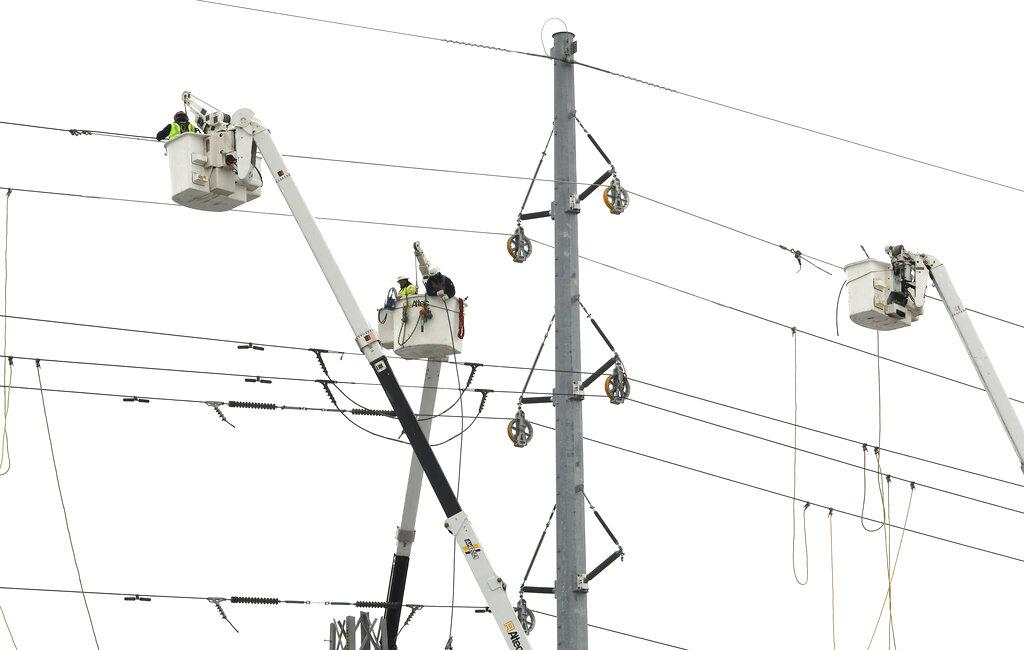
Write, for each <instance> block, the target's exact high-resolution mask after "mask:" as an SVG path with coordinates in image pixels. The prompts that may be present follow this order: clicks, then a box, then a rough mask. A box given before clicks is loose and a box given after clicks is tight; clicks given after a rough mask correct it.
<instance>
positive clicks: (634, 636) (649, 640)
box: [532, 609, 687, 650]
mask: <svg viewBox="0 0 1024 650" xmlns="http://www.w3.org/2000/svg"><path fill="white" fill-rule="evenodd" d="M532 611H533V613H535V614H540V615H541V616H547V617H548V618H558V616H557V615H555V614H549V613H548V612H542V611H540V610H539V609H535V610H532ZM587 627H589V628H593V629H595V630H601V631H602V632H609V633H611V634H617V635H619V636H624V637H627V638H630V639H636V640H637V641H645V642H647V643H652V644H654V645H660V646H662V647H664V648H675V649H676V650H687V648H685V647H683V646H681V645H676V644H674V643H669V642H668V641H658V640H657V639H652V638H650V637H646V636H640V635H639V634H631V633H629V632H623V631H622V630H616V629H615V628H611V627H605V626H603V625H595V624H594V623H587Z"/></svg>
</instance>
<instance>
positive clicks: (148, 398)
mask: <svg viewBox="0 0 1024 650" xmlns="http://www.w3.org/2000/svg"><path fill="white" fill-rule="evenodd" d="M0 388H9V389H11V390H29V391H33V392H38V391H39V388H38V387H35V386H15V385H12V384H3V385H0ZM43 390H44V391H45V392H47V393H60V394H65V395H78V396H84V397H116V398H118V399H120V400H122V401H123V402H139V403H148V402H168V403H177V404H202V405H204V406H210V405H211V404H218V405H220V406H228V407H237V408H247V409H257V410H272V411H276V410H280V411H304V412H312V413H337V414H339V415H342V416H344V417H345V419H347V420H348V421H349V422H350V423H352V424H354V425H355V426H356V427H357V428H359V429H361V430H362V431H364V432H366V433H368V434H370V435H371V436H374V437H376V438H380V439H382V440H387V441H388V442H395V443H399V444H403V445H408V444H409V442H408V441H406V440H402V439H401V438H400V437H398V438H392V437H389V436H386V435H383V434H380V433H377V432H375V431H371V430H369V429H366V428H364V427H361V426H359V425H358V424H355V423H354V422H353V421H352V420H351V418H349V417H348V415H349V414H356V415H380V416H390V414H389V412H387V411H374V412H373V413H358V412H357V411H358V409H339V408H333V407H332V408H327V407H319V406H293V405H288V404H273V403H270V402H241V401H239V402H221V401H211V400H201V399H189V398H184V397H165V396H157V395H132V394H129V393H107V392H102V391H92V390H73V389H69V388H44V389H43ZM433 417H435V418H437V417H443V418H458V419H461V418H462V416H459V415H449V414H438V415H434V416H433ZM476 420H500V421H502V422H507V421H508V418H505V417H496V416H488V415H481V414H479V413H478V414H477V415H475V416H473V418H472V419H471V421H470V426H471V425H472V424H473V422H475V421H476ZM468 428H469V426H467V427H466V429H468ZM548 428H549V427H548ZM466 429H463V430H462V431H460V432H459V433H457V434H455V435H453V436H451V437H449V438H447V439H445V440H443V441H441V442H437V443H431V445H430V446H432V447H440V446H442V445H445V444H447V443H449V442H451V441H452V440H455V439H456V438H460V437H461V436H462V435H464V434H465V433H466Z"/></svg>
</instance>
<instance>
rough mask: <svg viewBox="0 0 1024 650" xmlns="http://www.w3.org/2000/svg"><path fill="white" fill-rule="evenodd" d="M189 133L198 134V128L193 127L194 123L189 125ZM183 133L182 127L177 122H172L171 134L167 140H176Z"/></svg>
mask: <svg viewBox="0 0 1024 650" xmlns="http://www.w3.org/2000/svg"><path fill="white" fill-rule="evenodd" d="M188 132H189V133H195V132H196V127H195V126H193V125H192V123H189V125H188ZM181 133H182V131H181V125H180V124H178V123H177V122H171V133H170V135H168V136H167V139H168V140H173V139H174V138H176V137H178V136H179V135H181Z"/></svg>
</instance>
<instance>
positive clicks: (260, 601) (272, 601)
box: [0, 585, 486, 610]
mask: <svg viewBox="0 0 1024 650" xmlns="http://www.w3.org/2000/svg"><path fill="white" fill-rule="evenodd" d="M0 591H22V592H37V593H48V594H80V593H82V592H81V591H80V590H78V589H57V588H50V587H18V586H11V585H0ZM85 593H86V594H87V595H89V596H120V597H123V598H125V600H129V599H131V600H136V599H137V598H138V597H139V596H143V597H145V598H151V599H160V600H204V601H205V600H209V596H200V595H196V594H160V593H152V592H148V591H95V590H86V591H85ZM225 601H227V602H231V603H233V604H241V605H324V606H342V607H365V608H372V609H383V608H386V607H388V606H389V605H394V604H395V603H388V602H382V601H378V600H328V601H321V600H311V599H284V598H275V597H262V596H261V597H254V596H232V597H229V598H226V599H225ZM143 602H145V601H143ZM413 604H415V606H416V607H420V608H423V609H449V608H451V607H452V606H451V605H448V604H447V603H445V604H427V603H408V604H406V605H405V606H406V607H408V606H411V605H413ZM455 609H474V610H485V609H486V605H461V604H460V605H455Z"/></svg>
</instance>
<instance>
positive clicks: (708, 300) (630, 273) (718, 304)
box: [11, 188, 1024, 404]
mask: <svg viewBox="0 0 1024 650" xmlns="http://www.w3.org/2000/svg"><path fill="white" fill-rule="evenodd" d="M11 189H14V190H16V191H23V192H31V193H36V194H47V195H57V196H71V197H76V198H85V199H98V200H106V201H115V202H120V201H124V202H128V203H146V204H152V205H165V206H175V207H180V206H177V204H175V203H166V202H159V201H143V200H138V199H121V198H118V197H109V196H95V195H85V194H73V193H64V192H53V191H49V190H24V189H20V188H11ZM235 211H236V212H247V213H251V214H266V215H274V216H289V215H287V214H286V213H282V212H264V211H258V210H238V209H236V210H235ZM318 218H319V219H323V217H318ZM339 220H340V219H339ZM348 221H352V222H359V221H358V220H355V219H352V220H348ZM374 223H376V224H377V225H391V226H403V227H404V226H408V225H409V224H397V223H388V222H374ZM411 227H420V228H429V229H433V228H434V227H432V226H423V225H419V226H411ZM449 230H455V229H449ZM463 232H474V231H463ZM475 234H481V233H480V232H479V231H475ZM483 234H499V233H490V232H485V233H483ZM501 234H502V235H503V233H501ZM537 243H541V244H544V242H537ZM544 245H546V246H548V247H550V244H544ZM580 259H582V260H586V261H588V262H591V263H593V264H597V265H598V266H603V267H605V268H608V269H611V270H614V271H616V272H619V273H623V274H625V275H628V276H631V277H634V278H637V279H640V280H644V281H645V282H649V283H651V284H654V285H657V286H660V287H662V288H665V289H669V290H671V291H675V292H677V293H680V294H682V295H685V296H689V297H691V298H695V299H697V300H701V301H703V302H706V303H708V304H711V305H715V306H716V307H721V308H723V309H727V310H730V311H733V312H736V313H739V314H743V315H744V316H748V317H750V318H754V319H757V320H760V321H763V322H765V323H770V324H772V325H775V326H777V327H783V328H785V329H787V330H792V329H793V326H791V325H787V324H785V323H782V322H780V321H777V320H775V319H773V318H769V317H767V316H762V315H760V314H756V313H754V312H751V311H747V310H745V309H741V308H739V307H735V306H733V305H729V304H726V303H724V302H721V301H718V300H713V299H711V298H707V297H706V296H702V295H700V294H697V293H694V292H692V291H688V290H686V289H682V288H680V287H677V286H673V285H670V284H668V283H665V282H662V281H660V280H656V279H654V278H651V277H648V276H645V275H642V274H640V273H635V272H633V271H629V270H627V269H624V268H622V267H619V266H616V265H614V264H609V263H607V262H603V261H601V260H597V259H595V258H592V257H587V256H585V255H580ZM814 259H817V258H814ZM796 331H797V332H800V333H802V334H806V335H808V336H811V337H813V338H816V339H818V340H820V341H824V342H827V343H831V344H833V345H838V346H840V347H844V348H847V349H849V350H853V351H856V352H860V353H861V354H867V355H870V356H872V357H874V356H876V355H875V353H874V352H872V351H870V350H865V349H863V348H859V347H856V346H854V345H850V344H848V343H843V342H842V341H839V340H836V339H831V338H828V337H826V336H822V335H820V334H815V333H813V332H809V331H807V330H804V329H800V328H796ZM282 347H283V346H282ZM881 358H882V359H883V360H884V361H887V362H889V363H892V364H895V365H899V366H903V367H905V368H909V369H911V370H916V371H918V372H922V373H925V374H928V375H931V376H933V377H937V378H940V379H944V380H946V381H950V382H953V383H956V384H960V385H962V386H965V387H968V388H973V389H974V390H978V391H982V392H985V389H984V388H983V387H981V386H977V385H975V384H972V383H970V382H966V381H963V380H960V379H954V378H953V377H950V376H948V375H943V374H941V373H939V372H936V371H933V370H927V369H925V368H921V367H919V366H915V365H913V364H910V363H907V362H904V361H899V360H897V359H893V358H891V357H885V356H882V357H881ZM1010 399H1011V400H1012V401H1014V402H1018V403H1021V404H1024V401H1022V400H1019V399H1017V398H1015V397H1011V398H1010Z"/></svg>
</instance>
